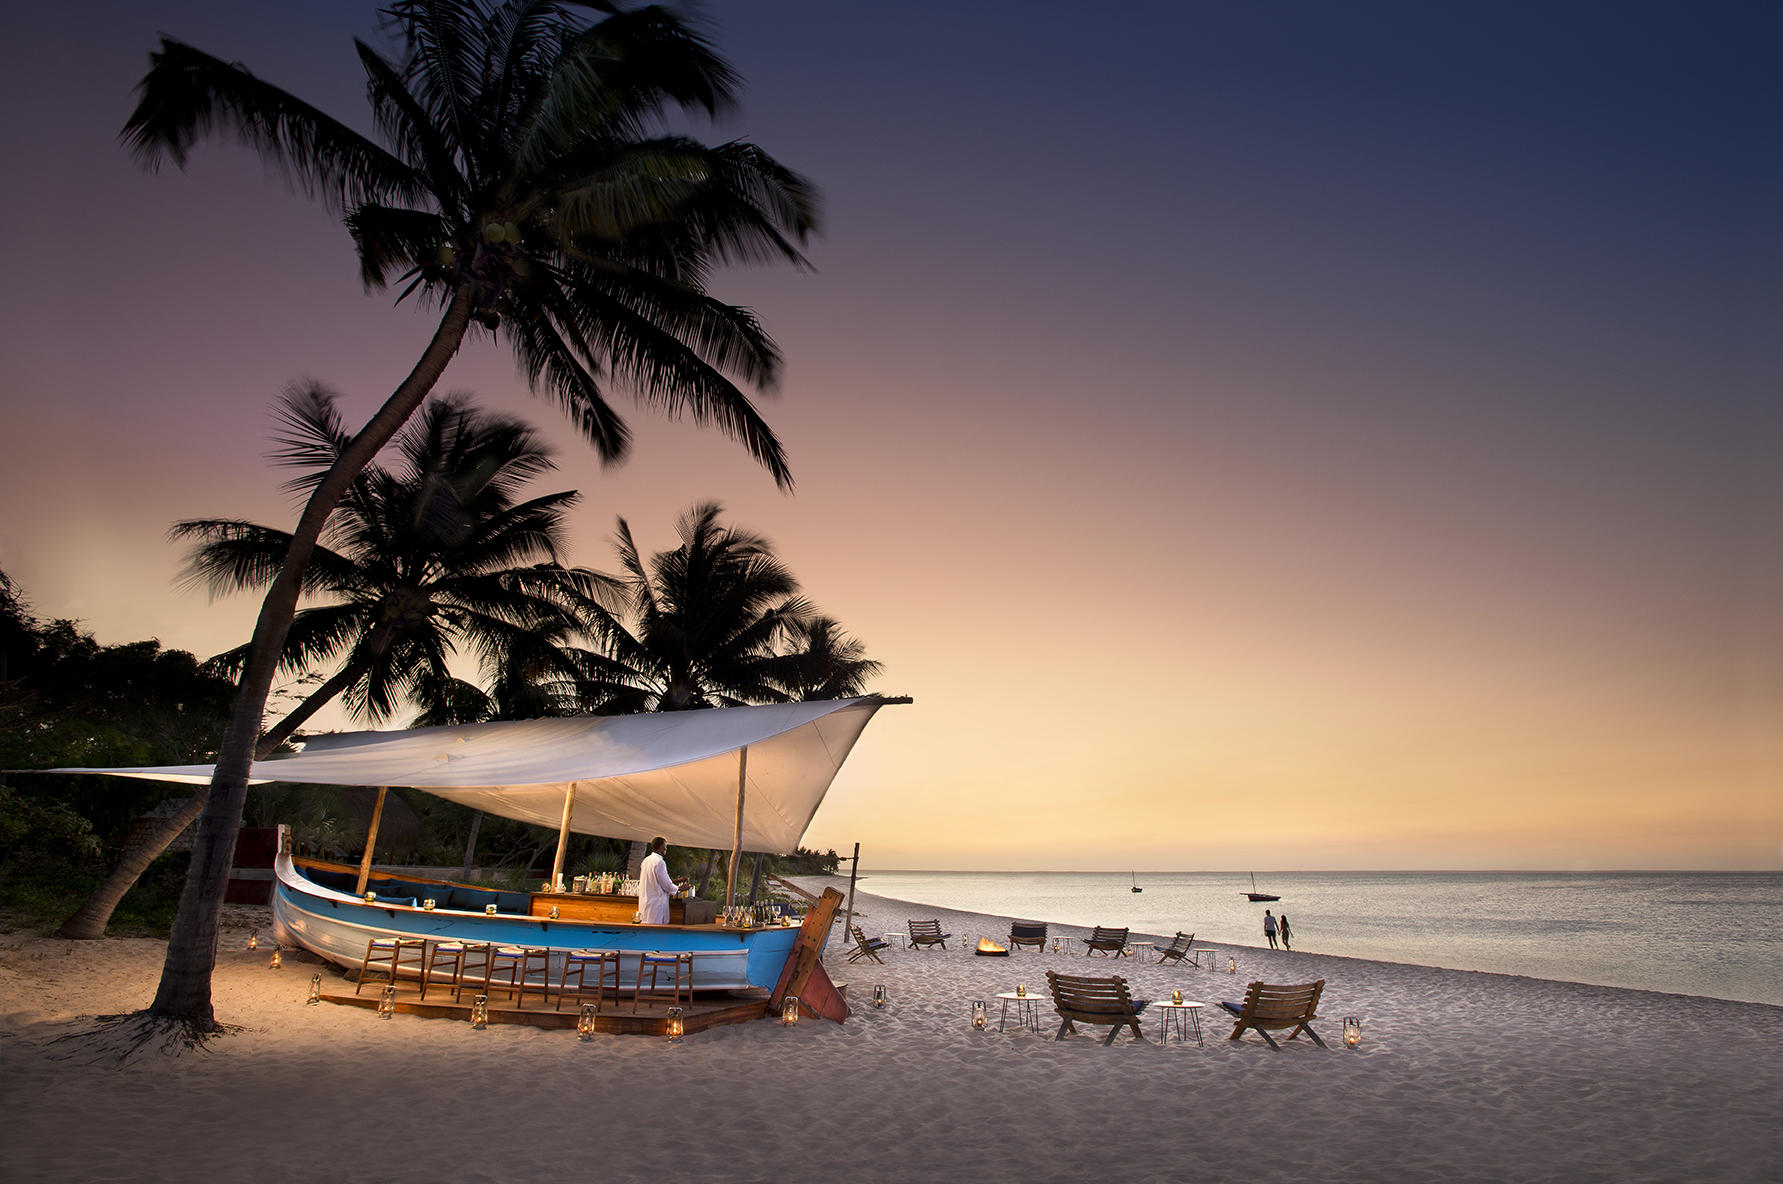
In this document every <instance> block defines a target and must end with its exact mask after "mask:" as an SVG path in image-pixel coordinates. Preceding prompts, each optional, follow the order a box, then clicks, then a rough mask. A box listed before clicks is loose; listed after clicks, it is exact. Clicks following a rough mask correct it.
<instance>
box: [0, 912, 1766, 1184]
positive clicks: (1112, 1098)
mask: <svg viewBox="0 0 1783 1184" xmlns="http://www.w3.org/2000/svg"><path fill="white" fill-rule="evenodd" d="M857 906H858V907H859V909H860V910H861V911H862V912H863V913H864V917H863V919H862V922H861V923H862V925H863V927H864V928H865V929H866V931H867V932H869V933H872V934H883V933H892V932H896V931H898V930H901V929H903V928H904V925H905V922H906V920H907V919H909V918H911V917H920V918H927V917H937V918H939V919H940V920H941V921H942V923H943V925H944V926H945V927H946V928H947V929H949V930H950V931H951V932H953V933H954V934H956V935H958V936H961V937H965V938H968V939H971V940H974V941H975V940H976V938H977V937H978V936H979V935H980V934H983V935H987V936H992V937H1004V936H1006V935H1007V934H1008V921H1007V920H1006V919H1003V918H996V917H987V916H978V915H973V914H966V913H957V912H949V911H946V910H937V909H933V908H929V907H926V906H920V905H907V904H904V903H901V902H898V901H893V900H887V899H883V898H879V897H875V896H869V895H866V894H862V895H860V896H859V897H858V898H857ZM264 916H265V913H264V910H254V909H242V908H231V910H230V913H229V918H228V925H229V928H228V930H227V931H226V934H225V939H224V942H223V950H222V953H221V956H220V958H219V962H218V967H217V973H216V979H215V983H216V1007H217V1013H218V1016H219V1018H221V1019H223V1020H224V1021H226V1022H228V1023H231V1024H234V1025H238V1026H239V1028H240V1030H239V1031H238V1032H236V1033H235V1034H233V1035H231V1036H229V1037H227V1038H225V1039H221V1040H218V1041H215V1042H213V1043H212V1044H211V1045H210V1046H209V1048H208V1050H206V1051H201V1052H192V1053H187V1054H185V1055H183V1056H179V1057H169V1056H163V1055H160V1054H154V1055H146V1056H142V1055H139V1056H138V1057H136V1058H134V1059H132V1060H131V1061H129V1062H127V1063H125V1064H122V1065H119V1064H117V1063H105V1062H97V1063H95V1062H93V1061H92V1060H91V1059H90V1058H88V1057H85V1056H82V1055H79V1054H78V1053H75V1055H70V1054H71V1053H73V1052H74V1050H75V1049H76V1048H77V1047H78V1046H77V1045H71V1044H69V1043H67V1042H62V1043H58V1042H57V1038H58V1037H61V1036H64V1035H66V1034H67V1033H69V1032H71V1031H79V1030H81V1029H82V1028H84V1027H88V1026H90V1022H89V1018H88V1017H92V1016H96V1015H103V1014H108V1013H115V1012H121V1011H128V1010H131V1009H134V1008H137V1007H140V1006H142V1005H144V1004H146V1003H147V1002H148V1000H149V999H150V998H151V997H152V995H153V992H154V986H155V982H156V980H157V977H158V975H159V972H160V965H161V954H162V947H161V945H160V943H158V942H154V941H147V940H132V939H113V940H106V941H103V942H87V943H80V942H67V941H62V940H58V939H50V938H37V937H29V936H25V935H22V934H16V933H15V934H11V935H7V936H4V937H0V1105H4V1107H5V1113H6V1115H7V1116H8V1119H9V1121H8V1122H7V1136H6V1139H5V1151H4V1158H3V1159H0V1163H3V1165H4V1168H3V1170H0V1179H6V1180H19V1181H44V1182H48V1181H88V1182H93V1181H187V1180H191V1179H214V1180H255V1181H287V1180H289V1181H314V1180H323V1179H340V1180H354V1181H358V1180H419V1179H423V1178H426V1179H450V1180H454V1181H458V1182H463V1184H475V1182H479V1181H517V1180H555V1179H560V1178H569V1179H578V1180H594V1181H608V1180H643V1179H650V1180H657V1181H678V1180H727V1181H728V1180H792V1181H800V1180H811V1179H836V1180H849V1181H881V1180H885V1181H892V1180H909V1179H930V1180H950V1181H951V1180H962V1181H963V1180H974V1181H1001V1180H1008V1181H1034V1180H1077V1179H1098V1180H1100V1179H1108V1180H1120V1181H1151V1180H1157V1181H1166V1180H1170V1181H1175V1180H1214V1181H1218V1180H1245V1181H1306V1180H1319V1181H1348V1180H1357V1181H1364V1180H1394V1181H1406V1182H1416V1181H1503V1180H1517V1181H1536V1180H1555V1181H1766V1182H1769V1181H1775V1180H1777V1179H1779V1178H1783V1124H1779V1122H1778V1121H1777V1113H1778V1106H1779V1099H1780V1098H1783V1008H1776V1007H1769V1006H1764V1005H1760V1004H1750V1003H1733V1002H1725V1001H1721V1000H1715V999H1704V998H1694V997H1688V996H1677V995H1663V994H1656V993H1651V992H1641V991H1627V990H1616V989H1609V988H1602V987H1591V986H1581V985H1576V984H1567V983H1556V982H1548V981H1542V980H1538V979H1529V978H1519V977H1513V976H1506V975H1494V974H1480V973H1471V972H1463V971H1452V970H1436V969H1429V968H1425V967H1418V966H1406V965H1397V964H1392V963H1383V962H1370V961H1364V960H1359V959H1349V958H1340V957H1330V956H1325V955H1316V954H1301V953H1278V952H1270V951H1266V950H1257V949H1249V948H1242V947H1221V948H1220V953H1221V955H1222V957H1221V958H1220V960H1219V963H1218V965H1219V967H1220V969H1217V970H1208V969H1197V968H1195V967H1192V966H1186V967H1182V968H1176V967H1160V966H1158V965H1157V964H1156V959H1155V957H1151V958H1145V957H1141V958H1135V959H1122V960H1120V961H1118V962H1114V961H1108V960H1104V959H1100V958H1098V959H1086V958H1085V957H1084V956H1083V953H1082V951H1083V946H1082V944H1081V943H1080V942H1078V941H1077V940H1076V939H1077V938H1079V937H1081V936H1082V935H1083V934H1084V932H1085V931H1084V930H1082V929H1078V928H1074V927H1060V926H1054V927H1053V929H1052V932H1053V933H1055V934H1057V935H1059V936H1061V937H1063V938H1064V939H1065V942H1064V944H1065V946H1066V952H1065V953H1063V954H1060V955H1054V954H1053V953H1051V952H1050V947H1049V949H1048V952H1046V953H1044V954H1036V953H1033V952H1032V951H1026V952H1022V953H1018V954H1015V955H1014V956H1012V957H1009V958H995V959H993V958H978V957H974V956H971V955H969V954H967V953H966V952H964V950H962V949H960V948H958V946H957V945H956V943H955V942H952V941H950V942H949V943H948V945H949V948H948V949H947V950H946V951H945V952H942V951H914V950H903V949H893V950H891V951H889V952H887V953H886V954H885V955H884V959H885V962H884V965H883V966H876V965H873V964H872V963H870V962H862V963H855V964H852V965H851V964H848V963H847V962H846V961H845V960H844V957H843V955H844V953H845V952H846V951H845V950H844V948H843V947H842V943H840V942H836V941H833V942H832V943H831V951H830V955H829V957H828V958H827V959H826V963H827V965H828V968H829V971H830V974H831V976H832V977H833V978H834V979H836V980H837V981H838V982H847V983H848V984H850V987H849V997H850V999H851V1001H853V1003H854V1005H855V1014H854V1016H853V1017H852V1018H851V1019H850V1020H849V1021H848V1023H847V1024H845V1025H842V1026H837V1025H833V1024H827V1023H823V1022H818V1021H810V1020H807V1021H806V1022H803V1023H801V1024H799V1025H798V1026H796V1027H793V1028H784V1027H781V1026H780V1025H778V1024H776V1023H773V1022H767V1021H764V1022H759V1023H753V1024H748V1025H743V1026H738V1027H729V1028H722V1029H716V1030H713V1031H709V1032H703V1033H699V1034H697V1035H695V1036H692V1037H689V1038H688V1039H687V1040H685V1041H683V1042H681V1043H680V1044H677V1045H669V1044H667V1043H666V1042H663V1041H660V1040H656V1039H644V1038H636V1037H601V1038H597V1039H596V1040H594V1041H592V1042H589V1043H583V1042H580V1041H578V1040H577V1039H576V1037H575V1035H574V1033H572V1032H567V1031H541V1030H537V1029H530V1028H518V1027H502V1026H496V1027H491V1028H490V1029H488V1030H486V1031H481V1032H478V1031H472V1030H471V1029H470V1028H469V1026H468V1025H466V1024H463V1023H458V1022H449V1021H442V1020H425V1019H419V1018H415V1017H411V1016H404V1015H399V1016H396V1017H395V1018H393V1019H390V1020H379V1019H378V1018H376V1016H375V1015H374V1014H373V1013H371V1012H369V1011H364V1010H357V1009H350V1008H344V1007H338V1006H330V1005H321V1006H314V1007H310V1006H306V1005H305V1003H304V996H305V990H306V987H307V984H308V981H309V977H310V975H311V973H313V972H314V969H315V967H314V966H313V965H312V964H311V963H310V962H309V961H308V960H306V958H303V957H287V958H286V961H285V966H284V967H283V968H282V969H280V970H269V969H268V968H267V955H266V952H265V950H264V949H262V950H260V951H256V952H249V951H247V950H246V949H245V948H244V947H245V942H246V937H247V932H248V930H249V928H251V927H253V926H255V925H259V926H260V927H261V928H262V930H263V931H265V930H266V929H267V928H269V926H268V925H267V924H266V922H265V920H264ZM1141 936H1142V935H1135V937H1136V938H1139V937H1141ZM1159 936H1162V937H1168V936H1169V935H1167V934H1166V935H1159ZM1228 955H1229V956H1231V957H1233V958H1235V959H1236V960H1237V963H1238V970H1237V973H1235V974H1234V973H1230V972H1228V971H1226V970H1225V969H1224V967H1225V957H1226V956H1228ZM1654 956H1655V957H1664V956H1665V951H1664V950H1655V951H1654ZM1049 968H1053V969H1062V970H1069V971H1072V972H1077V973H1085V972H1091V973H1120V974H1123V975H1125V976H1126V977H1127V978H1128V979H1129V981H1130V982H1131V983H1132V984H1133V986H1134V989H1135V993H1136V994H1138V995H1141V996H1147V997H1151V998H1165V997H1168V995H1169V992H1170V991H1171V990H1172V989H1180V990H1182V991H1183V993H1184V996H1185V998H1188V999H1196V1000H1202V1001H1205V1002H1207V1003H1209V1004H1214V1003H1216V1002H1217V1001H1218V1000H1220V999H1237V998H1239V997H1240V996H1241V995H1242V993H1243V990H1244V985H1245V984H1246V983H1247V982H1249V981H1250V980H1251V979H1253V978H1262V979H1265V980H1267V981H1270V982H1306V981H1311V980H1314V979H1321V978H1322V979H1324V980H1325V982H1326V988H1325V996H1324V1001H1323V1002H1322V1004H1321V1005H1320V1009H1319V1010H1320V1015H1321V1016H1322V1017H1323V1018H1322V1022H1320V1023H1319V1024H1317V1025H1316V1026H1317V1027H1318V1030H1319V1031H1320V1034H1321V1035H1322V1036H1323V1037H1324V1038H1325V1040H1326V1042H1327V1044H1328V1046H1329V1047H1327V1048H1324V1049H1320V1048H1318V1047H1316V1046H1314V1045H1312V1044H1311V1043H1310V1042H1308V1041H1306V1040H1305V1039H1300V1040H1296V1041H1294V1042H1292V1043H1290V1044H1287V1045H1285V1046H1284V1048H1283V1050H1282V1051H1281V1052H1272V1051H1270V1050H1269V1048H1268V1047H1266V1046H1265V1045H1264V1043H1263V1042H1262V1041H1261V1040H1260V1039H1259V1038H1258V1037H1257V1036H1256V1035H1254V1034H1251V1035H1247V1036H1246V1037H1245V1038H1244V1039H1243V1040H1242V1041H1240V1042H1236V1043H1234V1042H1231V1041H1228V1040H1227V1039H1225V1037H1226V1035H1227V1033H1228V1032H1229V1031H1230V1028H1231V1025H1230V1024H1229V1023H1228V1024H1221V1023H1220V1021H1219V1020H1218V1019H1217V1018H1215V1017H1214V1016H1213V1015H1212V1014H1208V1015H1207V1023H1206V1025H1205V1027H1206V1032H1205V1034H1206V1041H1205V1045H1204V1046H1203V1047H1197V1046H1196V1045H1195V1044H1194V1043H1193V1042H1192V1041H1191V1042H1190V1043H1188V1044H1186V1045H1185V1044H1179V1043H1176V1042H1172V1043H1170V1044H1168V1045H1164V1046H1160V1045H1159V1044H1158V1043H1157V1036H1158V1033H1159V1028H1160V1024H1159V1020H1158V1019H1157V1018H1156V1017H1155V1016H1148V1017H1147V1020H1146V1023H1145V1035H1146V1041H1145V1043H1137V1042H1134V1041H1133V1040H1131V1038H1130V1037H1127V1036H1124V1035H1123V1036H1120V1037H1117V1039H1116V1041H1115V1044H1114V1046H1113V1047H1103V1045H1102V1042H1101V1041H1102V1031H1101V1030H1099V1029H1098V1030H1096V1031H1094V1032H1093V1033H1092V1032H1085V1033H1084V1034H1080V1035H1077V1036H1074V1037H1067V1038H1066V1039H1065V1040H1064V1041H1060V1042H1055V1041H1054V1039H1053V1034H1054V1032H1055V1031H1056V1028H1057V1021H1056V1017H1052V1014H1051V1010H1050V1007H1048V1006H1045V1005H1044V1004H1043V1005H1042V1007H1041V1011H1042V1013H1043V1018H1042V1027H1043V1034H1042V1035H1039V1036H1036V1035H1035V1034H1033V1033H1031V1032H1027V1031H1024V1030H1021V1029H1020V1027H1019V1026H1018V1025H1016V1024H1015V1023H1014V1022H1013V1017H1012V1022H1011V1024H1010V1027H1009V1030H1007V1031H1004V1032H998V1031H997V1030H996V1028H997V1021H998V1015H999V1005H998V1003H997V1002H996V1000H995V999H994V995H995V993H996V992H997V991H1000V990H1007V989H1011V988H1013V986H1014V985H1015V984H1016V983H1017V982H1025V983H1026V984H1027V985H1028V987H1029V989H1030V990H1032V991H1036V992H1039V993H1041V994H1044V992H1045V971H1046V970H1047V969H1049ZM325 973H326V971H325ZM875 983H884V984H885V985H886V986H887V988H888V990H889V991H890V994H891V1000H892V1001H891V1004H890V1006H889V1007H887V1008H886V1009H884V1010H882V1011H881V1010H875V1009H873V1008H872V1007H871V1006H870V1003H869V1000H870V997H871V993H872V986H873V984H875ZM973 999H987V1000H990V1001H991V1011H990V1015H991V1023H990V1028H989V1029H988V1030H986V1031H983V1032H976V1031H973V1030H971V1028H970V1026H969V1007H970V1002H971V1001H972V1000H973ZM1210 1012H1211V1009H1210ZM1345 1015H1357V1016H1360V1017H1362V1018H1363V1020H1364V1040H1363V1043H1362V1045H1361V1047H1360V1048H1358V1049H1356V1050H1346V1049H1344V1048H1342V1047H1341V1045H1340V1042H1339V1034H1340V1030H1341V1021H1342V1017H1343V1016H1345Z"/></svg>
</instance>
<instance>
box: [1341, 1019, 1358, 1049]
mask: <svg viewBox="0 0 1783 1184" xmlns="http://www.w3.org/2000/svg"><path fill="white" fill-rule="evenodd" d="M1343 1043H1344V1047H1345V1048H1355V1047H1356V1046H1357V1045H1358V1044H1361V1043H1362V1021H1361V1020H1359V1019H1357V1018H1356V1017H1355V1016H1353V1015H1350V1016H1345V1017H1344V1020H1343Z"/></svg>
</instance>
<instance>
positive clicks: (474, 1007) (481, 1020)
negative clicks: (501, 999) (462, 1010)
mask: <svg viewBox="0 0 1783 1184" xmlns="http://www.w3.org/2000/svg"><path fill="white" fill-rule="evenodd" d="M488 1026H489V996H487V995H478V996H477V997H476V998H475V999H472V1000H471V1027H472V1029H474V1030H475V1031H478V1032H481V1031H482V1030H483V1029H484V1028H487V1027H488Z"/></svg>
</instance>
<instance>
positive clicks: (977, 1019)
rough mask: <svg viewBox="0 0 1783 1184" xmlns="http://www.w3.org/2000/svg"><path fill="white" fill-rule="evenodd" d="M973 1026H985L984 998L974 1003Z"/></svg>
mask: <svg viewBox="0 0 1783 1184" xmlns="http://www.w3.org/2000/svg"><path fill="white" fill-rule="evenodd" d="M972 1026H973V1027H974V1028H977V1029H979V1030H981V1031H982V1030H983V1028H984V1000H982V999H977V1000H974V1001H973V1003H972Z"/></svg>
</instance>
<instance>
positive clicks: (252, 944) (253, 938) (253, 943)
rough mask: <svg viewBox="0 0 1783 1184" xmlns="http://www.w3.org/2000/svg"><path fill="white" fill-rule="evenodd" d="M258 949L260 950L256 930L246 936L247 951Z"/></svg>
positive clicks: (258, 936) (258, 933)
mask: <svg viewBox="0 0 1783 1184" xmlns="http://www.w3.org/2000/svg"><path fill="white" fill-rule="evenodd" d="M259 948H260V931H259V930H258V929H256V930H254V932H252V933H250V934H248V949H250V950H257V949H259Z"/></svg>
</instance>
